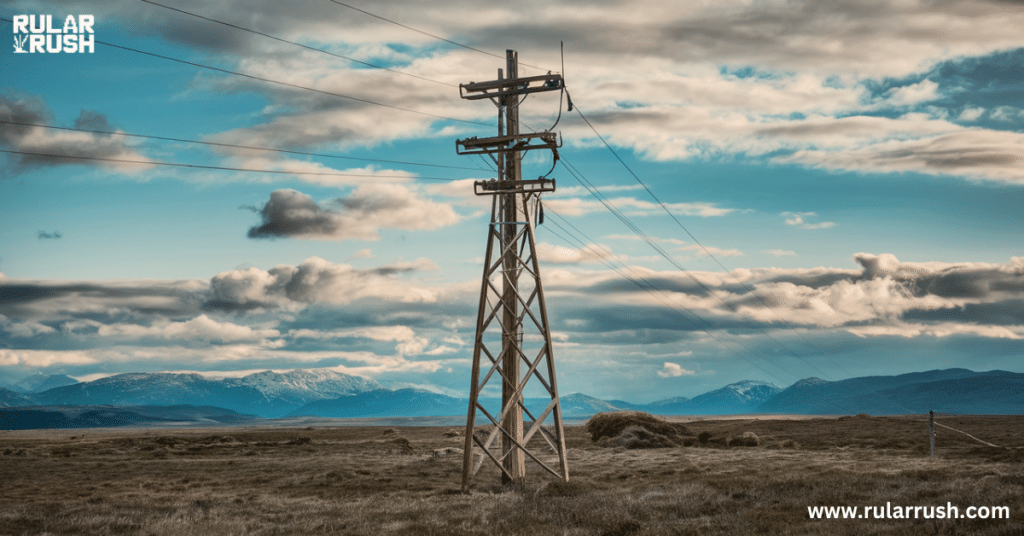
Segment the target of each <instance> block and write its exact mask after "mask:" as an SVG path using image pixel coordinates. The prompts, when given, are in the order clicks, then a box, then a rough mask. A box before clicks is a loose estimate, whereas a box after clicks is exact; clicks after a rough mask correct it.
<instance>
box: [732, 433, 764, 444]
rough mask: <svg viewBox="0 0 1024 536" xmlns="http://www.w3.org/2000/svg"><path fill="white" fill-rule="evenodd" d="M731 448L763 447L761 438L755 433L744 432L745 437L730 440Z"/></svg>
mask: <svg viewBox="0 0 1024 536" xmlns="http://www.w3.org/2000/svg"><path fill="white" fill-rule="evenodd" d="M728 444H729V446H730V447H757V446H760V445H761V438H759V437H757V434H755V433H754V432H743V435H741V436H737V437H732V438H729V443H728Z"/></svg>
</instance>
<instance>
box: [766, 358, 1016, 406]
mask: <svg viewBox="0 0 1024 536" xmlns="http://www.w3.org/2000/svg"><path fill="white" fill-rule="evenodd" d="M930 410H933V411H936V412H939V413H979V414H993V415H995V414H1022V413H1024V374H1020V373H1015V372H1006V371H1001V370H993V371H989V372H973V371H970V370H966V369H947V370H931V371H927V372H915V373H911V374H901V375H898V376H866V377H862V378H851V379H848V380H840V381H835V382H830V381H825V380H822V379H820V378H808V379H805V380H800V381H798V382H796V383H795V384H793V385H791V386H789V387H787V388H786V389H783V390H782V392H780V393H778V394H777V395H775V396H774V397H772V398H771V399H769V400H767V401H766V402H765V403H763V404H761V405H760V406H759V407H758V408H757V411H758V412H760V413H803V414H856V413H867V414H870V415H896V414H906V413H928V411H930Z"/></svg>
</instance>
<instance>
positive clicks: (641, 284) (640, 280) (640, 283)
mask: <svg viewBox="0 0 1024 536" xmlns="http://www.w3.org/2000/svg"><path fill="white" fill-rule="evenodd" d="M548 211H549V212H551V213H552V214H554V215H555V216H556V217H557V218H558V219H560V220H562V221H563V222H564V223H565V224H566V225H568V226H569V227H571V228H572V229H573V230H575V231H576V232H577V233H578V234H580V235H581V236H583V237H585V238H586V239H587V240H589V241H590V242H592V243H593V242H594V240H593V239H591V238H590V237H588V236H587V235H586V233H584V232H583V231H581V230H579V228H577V227H576V226H575V225H572V223H570V222H569V220H567V219H566V218H565V217H564V216H562V215H560V214H558V213H557V212H556V211H554V210H552V209H551V208H550V207H549V208H548ZM552 223H553V224H554V225H555V226H556V227H558V228H559V229H562V231H563V232H565V234H566V235H568V236H570V237H572V233H571V232H569V231H568V230H567V229H565V228H564V227H562V226H561V225H559V224H558V222H556V221H552ZM548 231H549V232H551V233H552V234H554V235H555V236H558V237H559V238H562V239H563V240H566V239H565V238H564V237H562V236H561V235H559V234H558V233H557V232H555V231H554V230H552V229H550V228H549V229H548ZM566 241H567V242H576V243H577V244H580V245H581V246H582V247H584V248H587V249H590V250H591V251H594V252H595V254H596V253H597V252H596V251H595V250H594V249H593V248H592V247H591V246H589V245H586V244H585V243H584V242H583V241H582V240H579V239H574V240H566ZM595 257H596V258H597V259H598V260H599V261H600V262H601V263H602V264H604V265H605V266H607V267H609V268H610V269H611V270H613V271H614V272H616V273H617V274H619V275H620V276H622V277H623V278H625V279H626V280H627V281H629V282H631V283H633V284H634V285H636V286H637V287H638V288H640V289H641V290H643V291H645V292H647V293H648V294H650V295H651V296H653V297H655V298H658V299H659V300H660V301H661V302H662V303H664V304H665V305H667V306H668V307H669V309H671V310H672V311H673V312H674V313H676V315H678V316H680V317H681V318H683V319H684V320H686V321H687V322H689V323H690V324H691V325H693V326H694V327H695V328H697V329H699V330H701V331H702V332H704V334H706V335H707V336H708V337H710V338H711V339H712V340H714V341H715V342H716V343H718V345H719V346H721V347H722V349H723V350H726V351H732V352H734V353H735V355H736V356H737V357H739V358H741V359H743V360H744V361H746V362H747V363H750V364H751V365H753V366H754V367H756V368H758V369H760V370H761V371H762V372H764V373H765V374H767V375H769V376H771V377H772V378H775V379H776V380H778V381H779V382H780V383H783V384H786V383H788V382H787V381H786V380H783V379H782V378H780V377H779V376H778V375H776V374H774V373H772V372H770V371H768V370H767V369H765V368H764V367H762V366H760V365H758V364H757V363H756V362H755V361H753V360H752V359H750V358H748V357H747V356H745V355H743V354H742V353H740V352H736V351H735V350H730V348H728V347H727V346H726V344H725V342H723V340H722V339H720V338H718V337H716V336H715V335H714V334H712V333H711V331H709V329H711V330H714V331H717V332H719V333H721V334H722V335H723V336H724V337H728V336H729V334H728V332H726V331H724V330H722V329H720V328H716V327H714V326H713V325H711V323H710V322H708V321H707V320H706V319H704V318H703V317H701V316H700V315H698V314H697V313H696V312H694V311H693V310H691V309H689V308H687V307H686V306H684V305H680V306H679V307H681V308H682V309H683V310H684V311H686V312H687V313H689V314H690V315H692V316H693V317H694V318H696V319H697V320H700V321H701V322H702V323H703V324H704V325H705V326H707V327H706V328H705V327H701V326H700V325H698V324H697V323H696V322H694V321H693V320H692V319H691V318H689V317H687V316H686V315H685V314H683V313H682V311H680V310H679V309H678V308H677V307H676V306H675V305H673V304H672V303H671V302H670V301H669V299H668V296H666V295H665V291H663V290H661V289H659V288H658V287H657V286H656V285H654V284H653V283H651V282H650V281H648V280H647V279H646V278H644V277H643V276H639V275H637V277H636V278H633V277H631V276H630V275H628V274H626V273H625V272H623V271H622V270H619V269H617V268H616V267H615V266H614V265H612V264H611V262H609V261H607V260H606V259H605V258H603V257H601V256H600V255H599V254H596V255H595ZM615 262H617V263H618V264H619V265H621V266H622V267H623V268H625V269H626V270H628V271H630V272H633V270H632V268H630V267H629V266H628V265H626V264H625V263H623V262H622V261H620V260H618V259H615ZM633 273H634V274H635V272H633ZM645 285H646V286H645ZM654 291H657V292H658V293H659V294H661V295H662V296H664V297H665V298H664V299H662V298H659V297H658V296H657V295H655V293H654ZM734 344H736V345H737V346H739V347H741V348H743V349H744V350H746V351H748V352H750V353H751V354H753V355H755V356H757V357H759V358H761V360H762V361H764V362H766V363H768V364H771V365H774V366H775V367H776V368H778V369H780V370H783V371H785V372H787V373H789V374H790V375H792V376H793V377H795V378H797V379H799V376H798V375H796V374H794V373H793V372H791V371H789V370H787V369H786V368H785V367H783V366H781V365H779V364H777V363H772V362H771V361H769V360H768V359H767V358H765V357H764V356H763V355H761V354H760V353H759V352H757V351H755V350H753V349H751V348H750V347H748V346H747V345H745V344H743V343H742V342H740V341H738V340H736V341H734ZM808 396H810V398H814V399H815V400H817V401H818V402H823V403H825V404H831V405H832V406H835V407H836V408H839V409H841V410H843V411H846V412H852V411H851V410H850V408H847V407H844V406H842V405H840V404H838V403H836V402H834V401H831V400H824V399H820V398H817V397H815V396H812V395H808Z"/></svg>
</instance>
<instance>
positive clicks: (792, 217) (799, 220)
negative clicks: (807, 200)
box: [781, 212, 835, 229]
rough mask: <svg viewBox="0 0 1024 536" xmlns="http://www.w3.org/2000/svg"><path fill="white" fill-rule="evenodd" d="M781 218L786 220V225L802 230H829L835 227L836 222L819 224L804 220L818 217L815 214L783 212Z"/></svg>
mask: <svg viewBox="0 0 1024 536" xmlns="http://www.w3.org/2000/svg"><path fill="white" fill-rule="evenodd" d="M781 216H782V217H783V218H786V225H792V226H794V227H799V228H801V229H828V228H830V227H833V226H835V222H830V221H823V222H818V223H808V222H805V221H804V218H808V217H811V216H817V214H815V213H814V212H783V213H782V214H781Z"/></svg>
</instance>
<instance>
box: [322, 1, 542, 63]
mask: <svg viewBox="0 0 1024 536" xmlns="http://www.w3.org/2000/svg"><path fill="white" fill-rule="evenodd" d="M330 1H331V2H334V3H335V4H338V5H339V6H344V7H347V8H349V9H352V10H355V11H358V12H360V13H363V14H365V15H369V16H371V17H373V18H375V19H379V20H382V21H384V22H389V23H391V24H394V25H396V26H401V27H402V28H405V29H407V30H411V31H414V32H416V33H418V34H422V35H425V36H427V37H432V38H434V39H437V40H439V41H444V42H445V43H448V44H451V45H455V46H457V47H462V48H464V49H467V50H472V51H474V52H479V53H481V54H485V55H487V56H491V57H494V58H498V59H505V56H500V55H498V54H494V53H492V52H487V51H486V50H480V49H479V48H474V47H471V46H469V45H464V44H462V43H457V42H455V41H452V40H450V39H445V38H444V37H441V36H439V35H434V34H432V33H428V32H425V31H423V30H420V29H417V28H413V27H412V26H408V25H405V24H402V23H400V22H397V21H393V20H391V19H388V18H385V17H382V16H380V15H377V14H375V13H370V12H369V11H366V10H365V9H360V8H358V7H355V6H352V5H349V4H346V3H344V2H339V1H338V0H330ZM519 65H523V66H526V67H530V68H533V69H540V70H542V71H544V70H546V69H544V68H543V67H537V66H536V65H530V64H528V63H522V62H520V63H519ZM547 70H550V69H547Z"/></svg>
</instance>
